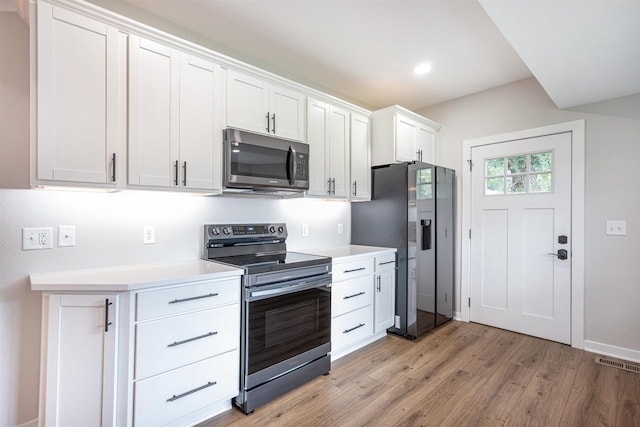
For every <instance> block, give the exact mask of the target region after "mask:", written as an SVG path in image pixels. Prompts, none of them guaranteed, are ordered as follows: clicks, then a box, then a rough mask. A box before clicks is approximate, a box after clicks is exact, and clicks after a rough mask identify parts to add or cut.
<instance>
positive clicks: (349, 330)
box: [342, 323, 364, 334]
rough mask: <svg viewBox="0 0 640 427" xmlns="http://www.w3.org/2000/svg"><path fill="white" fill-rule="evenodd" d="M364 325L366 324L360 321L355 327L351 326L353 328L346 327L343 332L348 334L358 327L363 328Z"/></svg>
mask: <svg viewBox="0 0 640 427" xmlns="http://www.w3.org/2000/svg"><path fill="white" fill-rule="evenodd" d="M363 326H364V323H360V324H359V325H358V326H354V327H353V328H351V329H345V330H344V331H343V332H342V333H343V334H348V333H349V332H351V331H355V330H356V329H358V328H362V327H363Z"/></svg>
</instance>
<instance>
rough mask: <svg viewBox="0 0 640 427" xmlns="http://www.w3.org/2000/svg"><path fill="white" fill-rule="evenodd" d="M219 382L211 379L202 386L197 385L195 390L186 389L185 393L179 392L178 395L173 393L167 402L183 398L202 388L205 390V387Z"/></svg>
mask: <svg viewBox="0 0 640 427" xmlns="http://www.w3.org/2000/svg"><path fill="white" fill-rule="evenodd" d="M216 384H217V382H216V381H209V382H207V383H206V384H205V385H201V386H200V387H196V388H194V389H193V390H189V391H185V392H184V393H181V394H178V395H175V394H174V395H173V396H172V397H170V398H168V399H167V402H175V401H176V400H178V399H182V398H183V397H186V396H188V395H190V394H193V393H196V392H198V391H200V390H204V389H205V388H209V387H211V386H214V385H216Z"/></svg>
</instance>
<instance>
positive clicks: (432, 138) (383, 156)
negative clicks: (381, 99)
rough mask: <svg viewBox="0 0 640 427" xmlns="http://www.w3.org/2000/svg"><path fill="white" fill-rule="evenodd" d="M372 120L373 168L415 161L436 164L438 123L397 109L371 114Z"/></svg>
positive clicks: (400, 108)
mask: <svg viewBox="0 0 640 427" xmlns="http://www.w3.org/2000/svg"><path fill="white" fill-rule="evenodd" d="M371 117H372V142H371V153H372V154H371V157H372V161H371V164H372V165H373V166H378V165H385V164H390V163H398V162H411V161H414V160H419V161H422V162H426V163H432V164H435V163H436V162H437V153H436V135H437V133H438V131H439V130H440V127H441V126H440V125H439V124H438V123H436V122H434V121H432V120H429V119H427V118H425V117H422V116H420V115H418V114H415V113H413V112H411V111H409V110H406V109H404V108H402V107H399V106H392V107H388V108H385V109H382V110H378V111H374V112H373V113H372V114H371Z"/></svg>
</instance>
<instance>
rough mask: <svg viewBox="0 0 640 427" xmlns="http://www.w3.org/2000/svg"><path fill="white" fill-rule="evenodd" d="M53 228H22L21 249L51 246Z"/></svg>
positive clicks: (48, 247) (28, 249) (27, 249)
mask: <svg viewBox="0 0 640 427" xmlns="http://www.w3.org/2000/svg"><path fill="white" fill-rule="evenodd" d="M52 240H53V228H51V227H38V228H23V229H22V250H24V251H31V250H35V249H51V248H53V241H52Z"/></svg>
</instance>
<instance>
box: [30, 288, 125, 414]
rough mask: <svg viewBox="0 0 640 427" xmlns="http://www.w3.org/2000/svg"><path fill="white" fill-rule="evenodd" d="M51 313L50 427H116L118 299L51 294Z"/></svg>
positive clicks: (48, 358)
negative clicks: (113, 426)
mask: <svg viewBox="0 0 640 427" xmlns="http://www.w3.org/2000/svg"><path fill="white" fill-rule="evenodd" d="M48 309H49V314H48V317H47V322H48V324H47V346H46V348H45V351H46V356H45V357H46V363H45V366H46V371H45V372H44V373H43V374H44V375H46V385H45V387H44V392H45V393H46V399H45V402H46V407H45V408H44V410H45V411H44V418H45V419H44V424H45V425H47V426H49V425H52V426H53V425H56V426H57V425H59V426H80V425H83V426H89V425H90V426H110V425H115V409H116V405H115V402H116V393H115V385H116V368H115V367H116V342H117V330H118V328H117V325H116V319H117V316H118V296H117V295H50V296H49V303H48ZM107 319H108V321H109V322H110V324H109V325H108V328H107V327H106V326H105V323H106V322H107Z"/></svg>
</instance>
